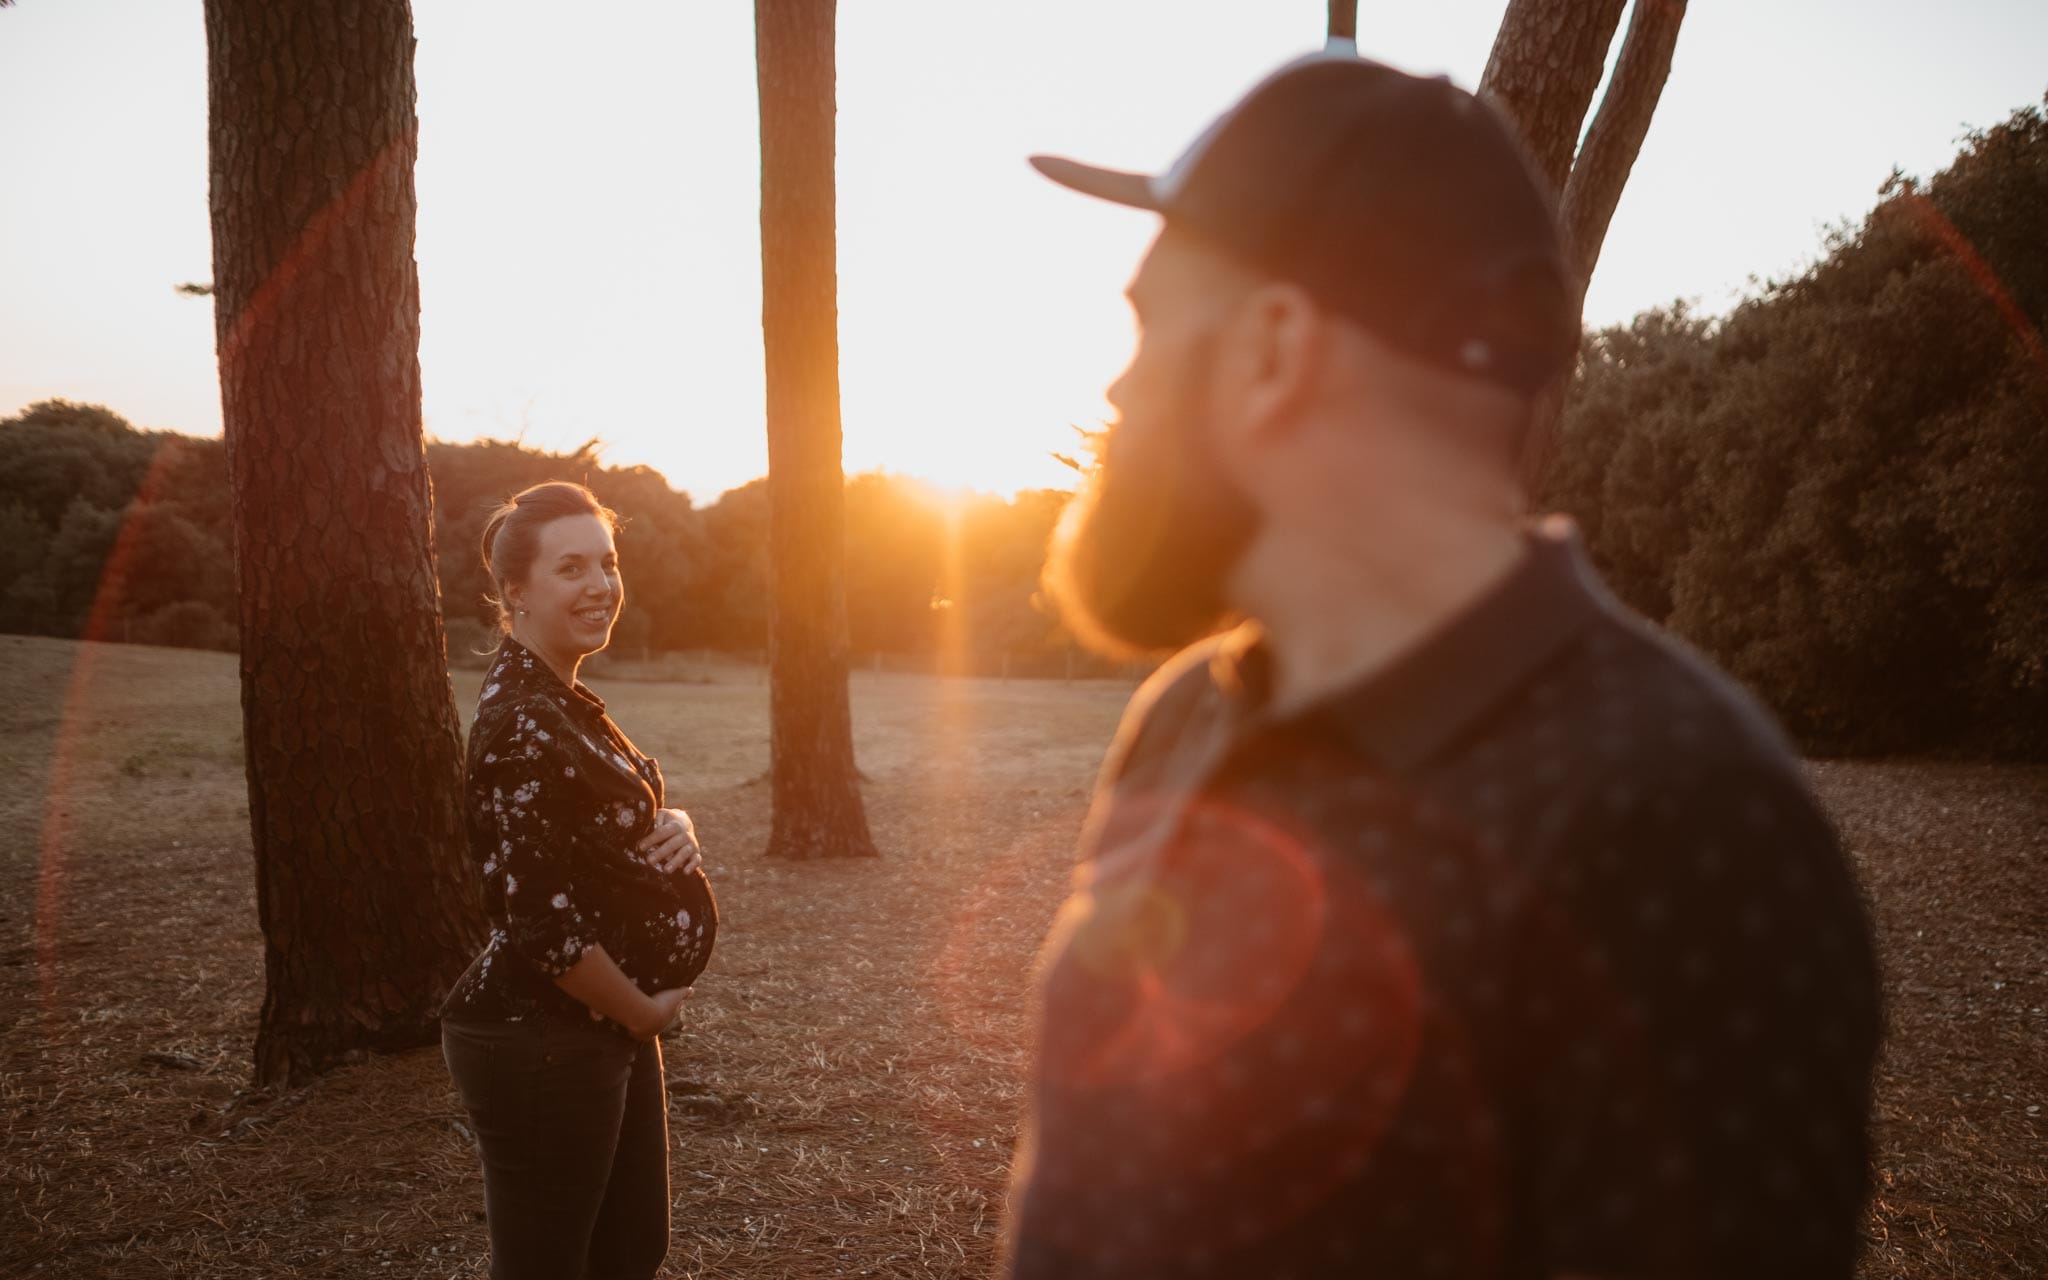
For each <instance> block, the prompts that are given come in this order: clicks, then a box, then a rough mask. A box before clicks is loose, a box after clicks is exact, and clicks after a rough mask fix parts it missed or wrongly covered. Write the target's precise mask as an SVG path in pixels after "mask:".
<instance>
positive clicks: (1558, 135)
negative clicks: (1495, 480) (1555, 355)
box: [1479, 0, 1686, 494]
mask: <svg viewBox="0 0 2048 1280" xmlns="http://www.w3.org/2000/svg"><path fill="white" fill-rule="evenodd" d="M1626 2H1627V0H1510V3H1509V5H1508V9H1507V13H1506V14H1505V15H1504V16H1503V17H1502V18H1501V23H1500V31H1499V33H1498V34H1497V35H1496V36H1495V37H1494V43H1493V52H1492V54H1491V55H1490V56H1489V57H1488V58H1487V61H1486V73H1485V75H1484V76H1483V77H1482V78H1481V80H1480V82H1479V92H1480V93H1481V94H1484V95H1486V96H1487V97H1488V98H1489V99H1491V100H1492V101H1493V102H1494V103H1495V105H1497V106H1499V107H1500V108H1501V110H1502V111H1504V112H1505V113H1506V114H1507V116H1508V118H1509V119H1511V120H1513V121H1514V122H1515V123H1516V125H1517V126H1518V127H1519V128H1520V129H1521V132H1522V138H1523V141H1525V142H1526V143H1527V144H1528V146H1529V151H1530V154H1531V155H1532V156H1533V157H1534V158H1535V161H1536V166H1537V168H1538V169H1539V170H1540V171H1541V172H1542V173H1543V176H1544V177H1545V178H1547V179H1548V180H1549V182H1550V184H1551V189H1552V190H1553V191H1554V192H1556V193H1557V195H1558V198H1559V204H1560V219H1561V221H1562V223H1563V226H1564V233H1565V247H1566V252H1567V253H1568V254H1569V256H1570V266H1571V268H1572V272H1573V276H1574V279H1573V280H1572V284H1573V286H1574V287H1575V288H1576V289H1577V291H1578V299H1579V302H1580V305H1581V306H1583V303H1584V300H1585V296H1586V286H1587V285H1588V284H1589V283H1591V281H1592V276H1593V267H1594V265H1595V264H1596V263H1598V262H1599V260H1600V247H1601V245H1602V243H1603V242H1604V241H1605V240H1606V238H1607V228H1608V224H1609V222H1610V221H1612V219H1613V217H1614V210H1615V207H1616V205H1618V204H1619V203H1620V201H1621V192H1622V188H1623V187H1624V186H1626V185H1627V183H1628V175H1629V172H1630V170H1631V169H1633V168H1634V166H1635V162H1636V156H1637V155H1638V154H1639V153H1640V152H1641V150H1642V145H1643V139H1644V137H1645V136H1646V135H1647V134H1648V133H1649V129H1650V118H1651V117H1652V116H1653V115H1654V114H1656V110H1657V101H1658V99H1659V98H1660V97H1661V96H1662V95H1663V92H1664V82H1665V80H1666V79H1667V78H1668V77H1669V76H1670V74H1671V58H1672V53H1673V51H1674V50H1675V49H1676V47H1677V44H1678V29H1679V26H1680V24H1682V23H1683V22H1684V20H1685V7H1686V0H1636V4H1635V9H1634V12H1633V15H1632V16H1631V17H1630V19H1629V29H1628V36H1627V38H1626V39H1625V40H1624V41H1623V42H1622V49H1621V55H1620V58H1619V59H1618V61H1617V62H1616V64H1615V69H1614V76H1613V77H1612V79H1611V80H1610V81H1609V82H1608V86H1607V92H1606V94H1605V95H1604V96H1603V97H1602V98H1601V101H1600V110H1599V112H1598V113H1597V114H1596V115H1595V116H1594V117H1593V124H1592V126H1591V128H1590V129H1585V123H1586V111H1587V109H1588V108H1589V107H1590V106H1591V105H1592V102H1593V94H1594V93H1595V92H1596V91H1597V90H1598V89H1599V87H1600V76H1601V74H1602V72H1603V71H1605V69H1606V66H1607V52H1608V50H1609V48H1611V47H1612V45H1613V43H1614V31H1615V28H1616V27H1618V26H1619V25H1620V24H1621V13H1622V9H1623V8H1624V7H1625V5H1626ZM1582 129H1585V143H1584V145H1583V146H1581V145H1580V132H1581V130H1582ZM1568 391H1569V387H1568V386H1567V385H1565V384H1564V383H1562V382H1560V383H1559V384H1558V385H1556V386H1552V387H1549V388H1547V389H1545V390H1544V392H1543V393H1542V394H1541V396H1540V397H1539V398H1538V400H1537V403H1536V405H1535V407H1534V409H1533V411H1532V413H1531V415H1530V424H1529V430H1528V432H1527V434H1526V436H1525V437H1524V440H1523V448H1522V458H1521V468H1522V482H1523V486H1524V488H1525V489H1526V490H1527V491H1528V492H1529V493H1531V494H1537V493H1539V492H1541V490H1542V487H1543V477H1544V473H1545V472H1546V471H1547V470H1548V469H1549V466H1550V459H1551V455H1552V454H1554V453H1555V452H1556V440H1557V428H1558V424H1559V423H1560V422H1561V421H1562V420H1563V417H1564V404H1565V397H1566V394H1567V393H1568Z"/></svg>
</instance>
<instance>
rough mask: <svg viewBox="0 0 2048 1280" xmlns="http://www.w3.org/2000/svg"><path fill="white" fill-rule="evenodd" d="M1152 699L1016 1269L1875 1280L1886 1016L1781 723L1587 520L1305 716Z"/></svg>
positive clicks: (1120, 783) (1011, 1254) (1048, 1009)
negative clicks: (1865, 1239) (1871, 1175)
mask: <svg viewBox="0 0 2048 1280" xmlns="http://www.w3.org/2000/svg"><path fill="white" fill-rule="evenodd" d="M1269 670H1270V657H1269V656H1268V651H1267V649H1266V648H1265V646H1264V643H1263V641H1262V639H1261V637H1260V635H1259V633H1258V632H1257V630H1256V629H1255V628H1251V627H1247V628H1243V629H1241V630H1240V631H1239V632H1237V633H1235V634H1233V635H1232V636H1229V637H1225V638H1224V639H1222V640H1220V641H1215V642H1210V643H1208V644H1205V645H1202V646H1198V647H1197V648H1196V649H1194V650H1191V651H1190V652H1189V653H1187V654H1185V655H1183V656H1182V657H1181V658H1179V659H1177V660H1176V661H1174V662H1173V663H1171V664H1169V666H1168V667H1167V668H1165V669H1164V670H1163V671H1162V672H1161V673H1160V674H1159V675H1158V676H1156V677H1155V678H1154V679H1153V680H1152V681H1151V682H1150V683H1149V684H1148V685H1147V687H1146V688H1145V689H1143V690H1141V692H1140V693H1139V695H1138V696H1137V698H1136V699H1134V701H1133V704H1132V707H1131V710H1130V712H1129V714H1128V716H1127V718H1126V721H1125V726H1124V728H1123V729H1122V730H1121V731H1120V732H1119V736H1118V742H1117V745H1116V746H1115V747H1114V748H1113V750H1112V752H1111V755H1110V759H1109V762H1108V765H1107V767H1106V770H1105V774H1104V781H1103V784H1102V787H1101V789H1100V790H1099V792H1098V798H1097V803H1096V807H1095V809H1094V811H1093V812H1092V814H1091V817H1090V822H1089V827H1088V829H1087V832H1086V835H1085V836H1084V844H1085V849H1084V853H1085V858H1086V860H1085V861H1084V863H1083V865H1082V868H1081V870H1080V872H1079V874H1078V877H1077V887H1076V891H1075V893H1074V895H1073V896H1072V898H1071V899H1070V900H1069V901H1068V903H1067V905H1066V907H1065V909H1064V910H1063V911H1062V913H1061V915H1060V917H1059V919H1058V921H1057V922H1056V924H1055V926H1054V929H1053V933H1052V936H1051V938H1050V939H1049V940H1048V943H1047V948H1046V954H1045V959H1044V966H1043V973H1042V979H1041V981H1042V992H1041V995H1042V1003H1043V1014H1042V1025H1041V1032H1040V1036H1039V1044H1038V1054H1037V1059H1036V1063H1035V1067H1034V1073H1033V1080H1032V1096H1031V1109H1030V1122H1029V1124H1028V1126H1027V1132H1026V1134H1025V1142H1024V1146H1023V1149H1022V1151H1021V1152H1020V1155H1019V1161H1018V1167H1017V1171H1016V1175H1015V1185H1014V1187H1013V1191H1012V1201H1011V1203H1012V1220H1011V1222H1010V1224H1009V1238H1008V1240H1007V1241H1006V1252H1007V1265H1008V1268H1009V1274H1010V1275H1011V1276H1013V1277H1017V1278H1018V1280H1041V1278H1046V1280H1050V1278H1051V1277H1062V1278H1066V1277H1094V1276H1103V1277H1107V1276H1117V1277H1168V1276H1172V1277H1180V1276H1233V1277H1234V1276H1260V1277H1270V1278H1279V1277H1289V1276H1296V1277H1305V1276H1323V1275H1364V1274H1370V1275H1385V1276H1400V1277H1530V1278H1531V1280H1534V1278H1536V1277H1551V1276H1556V1275H1560V1274H1574V1273H1580V1274H1587V1275H1595V1276H1658V1277H1699V1278H1705V1277H1727V1278H1729V1280H1734V1278H1736V1277H1741V1278H1743V1280H1753V1278H1756V1277H1788V1278H1789V1277H1794V1276H1797V1277H1801V1278H1802V1280H1831V1278H1835V1277H1841V1278H1844V1280H1846V1277H1848V1276H1850V1275H1851V1274H1852V1271H1853V1269H1854V1258H1855V1255H1856V1251H1857V1247H1858V1240H1859V1210H1860V1205H1861V1201H1862V1198H1863V1195H1864V1193H1865V1189H1866V1178H1867V1164H1866V1158H1867V1150H1868V1148H1867V1135H1866V1123H1867V1112H1868V1108H1869V1101H1870V1076H1871V1070H1872V1066H1873V1061H1874V1058H1875V1053H1876V1047H1877V1043H1878V1030H1879V1010H1878V1000H1877V990H1876V977H1875V969H1874V964H1873V957H1872V946H1871V941H1870V932H1869V927H1868V923H1867V919H1866V915H1865V911H1864V908H1863V905H1862V900H1861V896H1860V893H1859V890H1858V888H1857V886H1856V885H1855V883H1854V881H1853V879H1852V876H1851V872H1850V870H1849V868H1848V866H1847V863H1846V860H1845V859H1844V857H1843V855H1842V853H1841V851H1840V849H1839V846H1838V843H1837V840H1836V837H1835V835H1834V833H1833V831H1832V829H1831V828H1830V826H1829V824H1828V822H1827V820H1826V819H1825V817H1824V816H1823V815H1822V813H1821V811H1820V809H1819V807H1818V806H1817V804H1816V802H1815V800H1814V799H1813V797H1812V795H1811V794H1810V793H1809V791H1808V789H1807V787H1806V786H1805V784H1804V781H1803V778H1802V774H1801V772H1800V769H1799V766H1798V763H1797V760H1796V758H1795V757H1794V755H1793V754H1792V752H1791V751H1790V749H1789V748H1788V747H1787V745H1786V743H1785V742H1784V740H1783V739H1782V738H1781V736H1780V735H1779V732H1778V731H1777V729H1776V728H1775V727H1774V725H1773V724H1772V723H1771V722H1770V720H1769V718H1768V717H1767V716H1766V715H1765V714H1764V713H1763V712H1761V711H1760V710H1759V709H1758V708H1757V707H1756V706H1755V704H1754V703H1752V702H1751V701H1750V699H1749V698H1748V697H1747V696H1746V695H1744V694H1743V693H1742V692H1741V691H1740V690H1738V689H1737V688H1736V687H1735V686H1734V685H1732V684H1731V683H1730V682H1729V681H1727V680H1726V679H1725V678H1724V677H1722V676H1720V675H1718V674H1717V673H1716V672H1714V671H1713V670H1712V669H1711V668H1709V667H1708V666H1707V665H1706V664H1705V663H1704V662H1703V661H1701V660H1700V659H1698V658H1696V657H1694V656H1693V655H1691V654H1690V653H1689V652H1688V651H1686V650H1684V649H1682V648H1681V647H1680V646H1679V645H1677V644H1676V643H1675V642H1674V641H1672V640H1671V639H1669V638H1667V637H1665V636H1664V635H1662V634H1660V633H1657V632H1654V631H1653V630H1652V629H1651V628H1650V627H1649V626H1648V625H1647V624H1645V623H1643V622H1641V621H1640V620H1638V619H1636V618H1634V617H1633V616H1631V615H1629V614H1627V613H1626V611H1624V610H1623V609H1622V608H1621V607H1620V606H1619V605H1618V604H1616V603H1615V602H1613V601H1612V600H1611V598H1610V597H1608V596H1607V594H1606V593H1605V591H1604V589H1602V588H1601V587H1600V585H1599V584H1598V582H1597V580H1596V579H1595V578H1594V576H1593V574H1592V571H1591V569H1590V568H1589V567H1588V566H1587V565H1586V564H1585V562H1584V560H1583V558H1582V556H1581V554H1580V552H1579V551H1578V548H1577V544H1576V540H1575V538H1574V537H1573V535H1572V534H1571V531H1570V528H1569V525H1568V524H1567V523H1566V522H1563V521H1558V520H1553V521H1549V522H1546V523H1545V524H1544V525H1543V526H1541V527H1539V528H1537V529H1534V530H1532V531H1531V534H1530V537H1529V548H1528V554H1527V555H1525V556H1524V557H1523V560H1522V561H1521V563H1520V564H1519V566H1518V567H1517V568H1516V569H1515V570H1513V571H1511V572H1510V574H1509V575H1508V577H1507V578H1506V579H1505V580H1504V581H1503V583H1501V584H1500V585H1498V586H1496V587H1495V588H1494V589H1492V590H1491V591H1490V592H1489V593H1488V594H1487V595H1486V596H1485V597H1484V598H1483V599H1482V600H1480V601H1479V602H1477V603H1476V604H1475V605H1473V606H1472V607H1470V608H1468V609H1466V610H1464V611H1463V612H1462V613H1461V614H1460V615H1459V616H1458V617H1456V618H1454V619H1453V620H1451V621H1450V622H1448V623H1447V624H1445V625H1444V626H1442V627H1441V628H1439V629H1438V630H1437V631H1436V632H1435V633H1434V634H1433V635H1431V636H1430V637H1429V638H1428V639H1426V640H1425V641H1424V642H1423V643H1421V644H1419V645H1417V646H1416V647H1414V648H1413V649H1412V650H1410V651H1409V652H1408V653H1407V654H1406V655H1405V656H1404V657H1402V658H1400V659H1398V660H1396V661H1395V662H1394V663H1393V664H1391V665H1390V666H1389V667H1388V668H1386V669H1384V670H1383V671H1381V672H1379V673H1377V674H1375V675H1373V676H1372V677H1371V678H1369V679H1367V680H1365V681H1363V682H1362V683H1360V684H1359V685H1357V686H1355V687H1353V688H1351V689H1348V690H1346V691H1344V692H1342V693H1339V694H1337V695H1336V696H1333V697H1330V698H1327V699H1325V700H1323V701H1322V702H1321V703H1319V704H1318V705H1316V706H1313V707H1311V708H1309V709H1307V710H1305V711H1302V712H1298V713H1294V714H1290V715H1287V716H1284V717H1283V716H1276V715H1273V714H1270V713H1269V712H1267V711H1266V710H1265V709H1264V706H1263V695H1264V692H1265V686H1266V684H1267V680H1268V673H1269Z"/></svg>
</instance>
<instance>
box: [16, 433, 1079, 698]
mask: <svg viewBox="0 0 2048 1280" xmlns="http://www.w3.org/2000/svg"><path fill="white" fill-rule="evenodd" d="M427 458H428V464H429V468H430V471H431V474H432V476H433V481H434V505H435V517H436V525H435V548H434V551H435V557H436V563H437V565H438V568H439V572H440V580H441V598H442V609H443V612H444V614H445V616H446V620H447V631H448V652H449V657H450V660H451V661H453V662H456V663H465V662H472V661H474V660H475V658H476V657H477V655H479V654H481V653H488V652H489V651H490V650H491V649H493V648H495V646H496V644H497V635H498V633H497V620H496V616H495V613H494V611H493V610H492V608H491V606H490V605H489V603H488V599H487V598H488V596H489V595H490V594H491V591H492V584H491V583H490V581H489V580H488V578H487V576H486V574H485V572H484V567H483V559H482V554H481V548H480V547H479V545H478V544H479V540H480V538H481V537H482V533H483V526H484V522H485V521H486V519H488V517H489V514H490V512H491V510H492V509H493V508H494V507H496V506H497V505H498V503H500V502H502V501H503V500H504V499H505V498H506V497H508V496H509V495H511V494H513V493H516V492H518V491H519V490H521V489H523V488H526V487H527V486H528V485H532V484H538V483H540V482H541V481H543V480H556V479H563V480H575V481H578V482H580V483H584V484H588V485H589V486H590V487H591V489H592V490H594V491H595V492H596V494H597V495H598V497H599V499H600V500H602V501H603V502H604V503H605V504H606V505H607V506H609V507H611V508H613V509H614V510H616V511H617V512H619V514H620V517H621V523H620V528H619V534H618V540H619V553H620V559H621V561H622V563H623V564H624V565H625V566H626V579H627V589H626V595H627V607H626V610H625V612H624V613H623V614H621V616H620V619H619V626H618V630H617V632H616V633H615V634H614V638H613V639H614V647H615V648H616V649H617V650H618V651H619V652H620V653H622V654H627V655H631V656H637V655H638V654H640V653H642V652H646V651H654V650H677V649H723V650H728V651H732V652H739V653H748V654H753V653H759V652H761V651H762V650H765V649H766V647H767V645H768V542H767V538H768V494H767V487H766V485H765V484H764V483H762V482H760V481H756V482H754V483H752V484H748V485H744V486H742V487H740V488H738V489H734V490H732V491H731V492H729V493H727V494H725V495H724V496H722V497H721V498H720V499H719V500H718V501H717V502H716V503H714V504H712V505H711V506H710V507H707V508H704V509H702V510H700V509H698V508H697V507H695V506H694V505H693V504H692V503H691V501H690V499H689V497H688V496H687V495H684V494H681V493H677V492H676V491H675V490H673V489H671V488H670V487H669V485H668V482H667V480H666V479H664V478H663V477H662V476H661V475H660V474H659V473H658V472H655V471H653V470H650V469H648V468H646V467H608V466H605V465H604V464H603V463H602V462H601V461H600V460H599V458H598V454H597V444H596V442H595V441H593V442H591V443H590V444H589V445H586V446H584V447H583V448H582V449H579V450H577V451H575V452H574V453H569V454H549V453H542V452H539V451H536V450H533V449H527V448H523V447H521V446H519V445H516V444H510V443H505V442H501V441H486V442H483V443H479V444H468V445H452V444H439V443H436V444H430V445H429V446H428V447H427ZM1065 500H1066V495H1065V494H1064V493H1030V494H1024V495H1021V496H1020V497H1019V498H1018V499H1017V501H1016V502H1014V503H1011V502H1005V501H1003V500H1001V499H998V498H991V497H975V498H971V499H967V500H964V501H962V502H959V503H953V502H950V501H945V500H942V499H941V498H940V497H939V496H938V495H936V494H934V493H932V492H931V491H929V490H928V489H926V488H925V487H923V486H921V485H918V484H916V483H914V482H912V481H908V480H904V479H901V478H898V477H892V476H884V475H864V476H856V477H854V478H853V479H852V480H851V481H850V482H849V484H848V486H847V520H846V524H847V547H848V554H847V614H848V621H849V631H850V634H851V638H852V644H853V648H854V650H855V651H856V652H858V653H862V654H866V653H871V652H875V651H878V650H879V651H883V652H887V653H895V654H902V655H930V654H932V653H933V652H935V651H936V650H937V649H938V648H939V647H940V646H941V645H942V644H946V643H956V642H957V643H958V644H959V645H961V646H962V647H963V649H964V657H963V658H962V659H961V661H960V665H962V666H964V667H969V668H972V669H977V670H996V669H999V668H1000V666H1001V663H1002V661H1003V656H1002V655H1003V654H1005V653H1011V654H1018V655H1029V654H1034V653H1035V654H1040V655H1044V654H1061V653H1063V652H1064V646H1065V644H1066V641H1065V639H1064V636H1063V635H1062V634H1061V633H1059V632H1057V631H1056V629H1055V627H1054V625H1053V623H1052V621H1051V619H1050V618H1048V617H1047V616H1045V615H1044V614H1042V613H1040V612H1039V611H1038V610H1037V608H1036V607H1035V605H1034V603H1033V600H1034V592H1035V590H1036V586H1037V579H1038V567H1039V564H1040V563H1041V561H1042V560H1043V558H1044V552H1045V544H1046V540H1047V538H1048V536H1049V535H1050V531H1051V528H1052V525H1053V523H1054V521H1056V520H1057V519H1058V516H1059V510H1060V507H1061V506H1062V505H1063V504H1064V502H1065ZM948 512H951V514H950V515H949V514H948ZM231 514H232V513H231V495H230V492H229V488H228V484H227V476H226V469H225V455H224V453H223V450H222V447H221V444H220V442H219V441H217V440H195V439H190V438H187V437H182V436H176V435H170V434H168V433H161V432H147V431H138V430H136V429H135V428H133V427H131V426H129V425H128V424H127V423H126V422H125V421H123V420H122V419H121V418H120V417H119V416H118V415H116V414H114V413H112V412H111V411H109V410H106V409H102V408H99V407H97V406H87V405H73V404H67V403H65V402H62V401H48V402H45V403H42V404H37V405H32V406H30V407H29V408H28V409H27V410H25V411H24V412H23V413H22V414H20V415H19V416H18V417H15V418H9V419H0V629H4V630H9V631H21V632H33V633H41V634H49V635H64V636H79V635H91V636H93V637H96V638H100V639H110V640H130V641H134V642H136V643H148V644H169V645H183V646H188V647H199V648H232V647H233V646H234V644H235V623H234V619H235V616H236V602H235V595H236V592H235V578H234V563H233V556H232V553H231V550H230V547H231V542H232V537H233V528H232V521H231ZM939 605H943V606H945V607H943V608H941V607H936V606H939ZM942 622H943V623H944V624H945V625H942ZM927 660H928V659H927Z"/></svg>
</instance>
